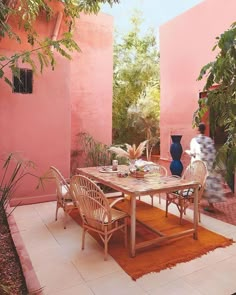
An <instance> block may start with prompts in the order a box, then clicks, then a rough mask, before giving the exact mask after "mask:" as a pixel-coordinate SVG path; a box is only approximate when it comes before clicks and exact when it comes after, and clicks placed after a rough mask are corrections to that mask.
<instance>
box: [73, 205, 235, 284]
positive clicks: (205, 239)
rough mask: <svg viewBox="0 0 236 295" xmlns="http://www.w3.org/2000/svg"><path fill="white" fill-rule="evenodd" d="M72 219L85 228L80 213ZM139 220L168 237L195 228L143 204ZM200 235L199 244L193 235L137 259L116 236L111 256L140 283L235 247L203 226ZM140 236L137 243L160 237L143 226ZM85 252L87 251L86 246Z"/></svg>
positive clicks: (226, 239)
mask: <svg viewBox="0 0 236 295" xmlns="http://www.w3.org/2000/svg"><path fill="white" fill-rule="evenodd" d="M119 209H121V210H123V211H126V212H128V211H129V202H128V201H125V202H120V203H119ZM71 216H72V218H74V219H75V220H76V221H77V222H78V223H79V224H81V219H80V216H79V214H78V211H73V212H72V213H71ZM137 218H138V219H140V220H142V221H144V222H145V223H147V224H149V225H150V226H152V227H154V228H156V229H158V230H161V232H163V233H166V234H171V233H176V232H179V231H182V230H183V229H184V230H187V229H189V228H192V224H191V223H190V222H188V221H186V220H184V221H183V224H182V225H179V218H178V217H176V216H175V215H172V214H170V213H169V215H168V218H166V217H165V212H164V211H163V210H160V209H158V208H156V207H152V206H150V205H148V204H146V203H144V202H141V201H137ZM92 235H93V237H94V238H95V239H96V240H97V241H98V242H99V243H101V241H100V239H99V237H98V236H97V235H96V234H92ZM198 235H199V238H198V240H194V239H193V238H192V235H191V236H187V237H182V238H180V239H177V240H172V241H169V242H168V243H167V242H166V243H165V244H163V245H161V246H158V247H153V248H151V249H149V250H145V251H142V252H138V253H137V255H136V257H135V258H131V257H130V256H129V253H128V249H126V248H124V238H123V235H121V234H119V233H117V234H115V235H113V237H112V239H111V240H110V243H109V254H110V255H111V256H112V257H113V258H114V259H115V260H116V261H117V263H118V264H119V265H120V266H121V267H122V268H123V270H124V271H125V272H126V273H127V274H128V275H130V276H131V277H132V278H133V279H134V280H136V279H137V278H139V277H141V276H143V275H144V274H147V273H150V272H159V271H161V270H163V269H166V268H170V267H172V266H174V265H176V264H177V263H180V262H187V261H190V260H192V259H194V258H197V257H200V256H202V255H204V254H206V253H207V252H209V251H212V250H214V249H216V248H218V247H226V246H229V245H231V244H232V243H233V241H232V240H231V239H228V238H225V237H223V236H221V235H218V234H216V233H214V232H212V231H209V230H207V229H205V228H203V227H201V226H199V231H198ZM136 236H137V242H139V241H145V240H149V239H151V238H153V237H156V236H155V235H154V233H152V232H150V231H149V230H148V229H147V228H146V227H144V226H142V225H141V224H140V223H138V225H137V235H136ZM84 251H86V244H85V250H84Z"/></svg>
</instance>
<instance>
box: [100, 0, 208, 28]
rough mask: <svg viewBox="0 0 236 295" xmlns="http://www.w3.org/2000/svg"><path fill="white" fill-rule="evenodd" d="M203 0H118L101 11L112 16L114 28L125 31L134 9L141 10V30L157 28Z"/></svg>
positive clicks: (103, 7) (106, 5)
mask: <svg viewBox="0 0 236 295" xmlns="http://www.w3.org/2000/svg"><path fill="white" fill-rule="evenodd" d="M200 2H203V1H202V0H120V4H114V5H113V7H112V8H111V7H110V6H109V5H108V4H105V5H103V6H102V9H101V11H102V12H105V13H107V14H110V15H113V16H114V25H115V28H116V29H118V30H119V31H123V32H126V31H128V30H129V19H130V16H131V14H132V11H134V9H135V8H136V9H138V10H141V11H142V14H143V16H142V17H143V20H144V21H143V31H146V30H147V29H148V28H150V27H153V28H154V29H155V30H157V31H158V28H159V26H160V25H162V24H163V23H165V22H167V21H169V20H171V19H172V18H174V17H175V16H177V15H179V14H181V13H183V12H185V11H187V10H188V9H190V8H191V7H193V6H195V5H197V4H199V3H200Z"/></svg>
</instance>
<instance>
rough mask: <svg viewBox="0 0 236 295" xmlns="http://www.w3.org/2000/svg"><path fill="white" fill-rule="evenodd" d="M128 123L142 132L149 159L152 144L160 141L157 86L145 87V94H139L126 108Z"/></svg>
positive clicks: (158, 93) (149, 158)
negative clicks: (135, 100) (133, 102)
mask: <svg viewBox="0 0 236 295" xmlns="http://www.w3.org/2000/svg"><path fill="white" fill-rule="evenodd" d="M128 119H129V120H130V125H131V126H132V127H134V128H135V129H136V130H138V133H139V134H143V136H144V138H146V139H147V140H148V142H147V145H146V157H147V159H148V160H151V153H152V150H153V148H154V146H155V145H156V144H157V143H159V141H160V134H159V129H160V128H159V121H160V92H159V89H158V88H153V87H151V88H150V89H149V88H148V87H147V88H146V92H145V95H143V96H141V97H140V98H139V99H138V101H137V103H135V104H133V105H131V106H130V107H129V109H128Z"/></svg>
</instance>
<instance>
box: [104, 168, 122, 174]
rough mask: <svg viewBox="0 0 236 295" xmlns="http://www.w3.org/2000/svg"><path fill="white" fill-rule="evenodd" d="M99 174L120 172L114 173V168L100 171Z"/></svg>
mask: <svg viewBox="0 0 236 295" xmlns="http://www.w3.org/2000/svg"><path fill="white" fill-rule="evenodd" d="M99 172H102V173H117V172H118V170H116V171H113V170H112V168H105V169H100V170H99Z"/></svg>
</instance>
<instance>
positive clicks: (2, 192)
mask: <svg viewBox="0 0 236 295" xmlns="http://www.w3.org/2000/svg"><path fill="white" fill-rule="evenodd" d="M32 168H33V169H34V168H35V164H34V163H33V162H32V161H29V160H27V161H26V160H23V159H22V158H21V157H20V156H19V155H18V154H16V153H10V154H9V155H8V156H7V157H6V159H4V160H3V166H2V171H1V175H2V176H1V180H0V214H1V213H2V212H3V211H4V212H5V210H6V207H7V205H8V204H9V202H10V200H11V198H12V196H13V194H14V192H15V191H16V189H17V187H18V185H19V184H20V182H21V180H22V179H23V178H24V177H25V176H26V175H31V176H32V177H36V178H37V179H38V180H39V184H38V186H37V187H39V185H40V184H41V183H42V179H41V178H40V177H38V176H36V175H35V174H33V173H31V172H30V169H32ZM19 204H20V203H19ZM13 210H14V209H13Z"/></svg>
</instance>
